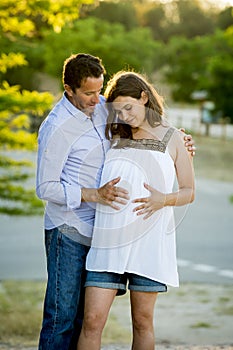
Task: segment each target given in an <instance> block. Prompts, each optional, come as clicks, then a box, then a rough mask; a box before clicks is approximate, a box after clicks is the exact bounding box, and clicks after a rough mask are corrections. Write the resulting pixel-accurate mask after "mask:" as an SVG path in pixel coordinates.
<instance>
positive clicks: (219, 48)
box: [206, 26, 233, 123]
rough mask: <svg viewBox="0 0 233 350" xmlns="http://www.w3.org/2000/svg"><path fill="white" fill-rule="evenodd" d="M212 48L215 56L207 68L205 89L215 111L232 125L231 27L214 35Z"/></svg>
mask: <svg viewBox="0 0 233 350" xmlns="http://www.w3.org/2000/svg"><path fill="white" fill-rule="evenodd" d="M214 46H215V55H213V56H211V58H210V59H209V63H208V66H207V69H208V72H209V76H210V79H209V80H208V82H207V85H206V88H207V90H208V94H209V98H210V99H211V100H212V101H213V102H214V104H215V110H216V111H221V113H222V116H223V118H228V119H230V120H231V123H233V98H232V91H233V60H232V57H233V26H231V27H229V28H228V29H227V30H226V31H224V32H222V31H218V32H217V33H216V35H215V37H214Z"/></svg>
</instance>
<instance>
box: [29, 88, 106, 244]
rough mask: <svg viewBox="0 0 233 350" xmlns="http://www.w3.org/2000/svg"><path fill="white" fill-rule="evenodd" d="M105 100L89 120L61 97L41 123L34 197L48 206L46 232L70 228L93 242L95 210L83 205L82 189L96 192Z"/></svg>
mask: <svg viewBox="0 0 233 350" xmlns="http://www.w3.org/2000/svg"><path fill="white" fill-rule="evenodd" d="M106 118H107V111H106V108H105V102H104V98H103V97H102V96H101V97H100V103H99V104H98V105H96V107H95V111H94V114H93V116H92V118H90V117H88V116H87V115H86V114H84V113H83V112H81V111H80V110H78V109H77V108H76V107H75V106H74V105H73V104H72V103H70V101H69V100H68V99H67V98H66V96H65V94H64V95H63V97H62V98H61V100H60V101H59V102H58V103H57V104H56V105H55V107H54V108H53V110H52V111H51V112H50V114H49V115H48V117H47V118H46V119H45V120H44V122H43V123H42V125H41V127H40V130H39V136H38V160H37V183H36V192H37V195H38V197H39V198H41V199H43V200H46V201H47V205H46V209H45V228H46V229H52V228H54V227H58V226H61V225H64V224H65V225H68V226H70V227H74V228H75V229H77V230H78V232H79V233H80V234H81V235H84V236H87V237H91V235H92V229H93V224H94V215H95V205H94V203H86V202H82V201H81V188H82V187H85V188H98V187H99V183H100V177H101V172H102V168H103V164H104V160H105V154H106V152H107V150H108V149H109V141H108V140H106V138H105V125H106Z"/></svg>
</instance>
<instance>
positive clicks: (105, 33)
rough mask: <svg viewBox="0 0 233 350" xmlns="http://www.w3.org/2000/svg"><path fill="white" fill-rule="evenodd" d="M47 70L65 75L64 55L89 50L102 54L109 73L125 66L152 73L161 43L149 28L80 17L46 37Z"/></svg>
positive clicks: (156, 62) (156, 63)
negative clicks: (156, 40) (127, 26)
mask: <svg viewBox="0 0 233 350" xmlns="http://www.w3.org/2000/svg"><path fill="white" fill-rule="evenodd" d="M43 45H44V49H43V50H44V57H45V61H46V65H45V70H46V72H48V73H50V74H53V75H54V76H58V75H61V67H62V64H63V61H64V59H65V58H66V57H67V56H69V55H70V54H71V53H76V52H88V53H90V54H93V55H96V56H99V57H101V58H102V60H103V63H104V65H105V67H106V70H107V73H108V74H109V75H111V74H112V73H113V72H116V71H117V70H120V69H123V68H129V67H130V68H133V69H135V70H141V71H145V72H147V73H151V72H152V71H153V69H154V67H155V65H158V60H157V58H156V56H155V53H156V52H157V51H159V50H160V46H161V44H159V43H158V42H155V41H154V40H153V39H152V36H151V32H150V30H149V29H147V28H135V29H132V30H130V31H126V29H125V28H124V27H123V26H122V25H120V24H114V23H113V24H110V23H109V22H106V21H101V20H99V19H96V18H91V17H90V18H87V19H84V20H80V21H77V22H76V23H75V24H74V25H73V27H72V28H70V27H65V28H64V29H63V30H62V31H61V33H59V34H58V33H52V32H49V33H47V35H46V36H45V39H44V41H43Z"/></svg>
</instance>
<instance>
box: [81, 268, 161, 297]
mask: <svg viewBox="0 0 233 350" xmlns="http://www.w3.org/2000/svg"><path fill="white" fill-rule="evenodd" d="M127 284H128V289H129V290H133V291H138V292H166V291H167V286H166V284H163V283H160V282H157V281H153V280H151V279H149V278H146V277H143V276H139V275H136V274H134V273H128V272H125V273H124V274H119V273H115V272H98V271H87V277H86V283H85V287H99V288H106V289H118V292H117V295H123V294H125V293H126V287H127Z"/></svg>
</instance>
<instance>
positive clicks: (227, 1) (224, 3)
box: [160, 0, 233, 8]
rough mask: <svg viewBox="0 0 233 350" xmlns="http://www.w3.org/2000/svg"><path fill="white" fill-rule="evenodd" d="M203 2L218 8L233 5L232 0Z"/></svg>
mask: <svg viewBox="0 0 233 350" xmlns="http://www.w3.org/2000/svg"><path fill="white" fill-rule="evenodd" d="M160 1H161V2H163V3H166V2H170V1H172V0H160ZM187 1H192V0H187ZM203 1H204V3H205V2H206V3H208V2H209V3H212V4H214V5H216V6H218V7H220V8H224V7H227V6H233V0H203Z"/></svg>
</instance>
